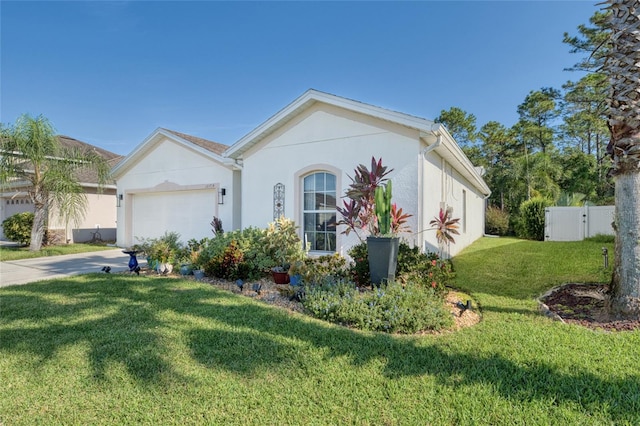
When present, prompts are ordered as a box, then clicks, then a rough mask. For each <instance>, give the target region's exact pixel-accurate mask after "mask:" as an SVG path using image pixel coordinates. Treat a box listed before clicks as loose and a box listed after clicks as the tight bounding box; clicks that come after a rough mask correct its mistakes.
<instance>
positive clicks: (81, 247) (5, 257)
mask: <svg viewBox="0 0 640 426" xmlns="http://www.w3.org/2000/svg"><path fill="white" fill-rule="evenodd" d="M117 248H118V247H110V246H107V245H106V244H88V243H87V244H61V245H55V246H47V247H43V248H42V249H41V250H39V251H29V247H14V246H0V261H1V262H6V261H10V260H21V259H32V258H36V257H46V256H60V255H63V254H76V253H89V252H92V251H101V250H109V249H114V250H115V249H117Z"/></svg>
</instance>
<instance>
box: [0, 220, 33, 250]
mask: <svg viewBox="0 0 640 426" xmlns="http://www.w3.org/2000/svg"><path fill="white" fill-rule="evenodd" d="M31 228H33V213H31V212H22V213H16V214H14V215H13V216H10V217H8V218H6V219H5V220H3V221H2V229H3V231H4V236H5V237H6V238H8V239H9V240H11V241H14V242H16V243H20V244H24V245H27V244H29V243H30V242H31Z"/></svg>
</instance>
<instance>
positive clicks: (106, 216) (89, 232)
mask: <svg viewBox="0 0 640 426" xmlns="http://www.w3.org/2000/svg"><path fill="white" fill-rule="evenodd" d="M86 196H87V206H88V208H87V211H86V214H85V216H84V217H83V218H82V220H81V221H80V223H77V224H76V223H74V222H73V221H72V222H71V223H69V224H68V225H67V224H65V223H64V221H63V220H62V219H61V218H60V216H59V215H58V214H57V212H55V211H50V212H49V229H51V230H61V231H62V234H63V235H66V240H67V241H69V242H70V243H82V242H87V241H90V240H91V239H92V238H93V233H94V232H96V231H97V230H99V231H100V235H101V237H102V240H103V241H113V240H115V239H116V191H115V189H105V190H103V191H102V193H99V192H98V191H97V189H95V188H88V189H87V191H86Z"/></svg>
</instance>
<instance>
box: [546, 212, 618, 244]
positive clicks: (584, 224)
mask: <svg viewBox="0 0 640 426" xmlns="http://www.w3.org/2000/svg"><path fill="white" fill-rule="evenodd" d="M613 219H614V206H585V207H547V208H546V209H545V214H544V240H545V241H582V240H584V239H585V238H589V237H593V236H594V235H596V234H605V235H614V230H613V226H612V223H613Z"/></svg>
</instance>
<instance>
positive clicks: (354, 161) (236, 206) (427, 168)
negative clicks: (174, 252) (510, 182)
mask: <svg viewBox="0 0 640 426" xmlns="http://www.w3.org/2000/svg"><path fill="white" fill-rule="evenodd" d="M372 156H374V157H375V158H382V161H383V164H384V165H386V166H388V167H389V168H390V169H393V172H392V173H391V174H390V175H389V178H390V179H391V180H392V181H393V202H395V203H397V205H398V207H401V208H402V209H403V211H404V212H406V213H410V214H412V215H413V216H412V217H411V218H410V219H409V223H408V224H409V225H410V227H411V230H412V232H411V233H407V234H403V235H402V237H403V238H404V239H405V240H407V241H409V242H411V243H413V244H417V245H418V246H420V247H422V248H424V249H425V250H429V251H437V250H438V246H437V241H436V238H435V233H434V232H433V231H432V230H429V228H430V226H429V222H430V221H431V220H432V219H433V218H434V216H436V215H437V214H438V212H439V210H440V208H441V207H442V208H446V207H452V208H453V217H458V218H460V229H459V231H460V235H459V236H457V237H456V244H454V245H451V247H450V249H449V250H450V254H451V255H455V254H456V253H457V252H459V251H460V250H461V249H462V248H464V247H466V246H467V245H469V244H470V243H472V242H473V241H475V240H476V239H477V238H479V237H480V236H482V235H483V232H484V211H485V200H486V198H487V197H488V196H489V194H490V190H489V188H488V187H487V185H486V183H485V182H484V180H483V179H482V176H481V174H480V172H479V170H478V169H476V168H475V167H474V166H473V164H471V162H470V161H469V159H468V158H467V157H466V156H465V155H464V153H463V152H462V150H461V149H460V147H459V146H458V145H457V144H456V142H455V141H454V140H453V138H452V137H451V135H450V134H449V133H448V131H447V130H446V128H445V127H444V126H443V125H441V124H437V123H434V122H433V121H431V120H427V119H423V118H419V117H414V116H411V115H407V114H403V113H399V112H395V111H390V110H387V109H384V108H380V107H377V106H373V105H368V104H365V103H362V102H358V101H354V100H350V99H346V98H343V97H339V96H335V95H331V94H328V93H324V92H319V91H316V90H308V91H307V92H305V93H304V94H302V96H300V97H299V98H297V99H296V100H294V101H293V102H291V103H290V104H289V105H287V106H285V107H284V108H283V109H281V110H280V111H278V112H277V113H276V114H275V115H273V116H272V117H270V118H269V119H267V120H266V121H265V122H264V123H262V124H261V125H259V126H258V127H257V128H255V129H254V130H252V131H251V132H250V133H248V134H247V135H246V136H244V137H243V138H242V139H240V140H239V141H237V142H236V143H235V144H233V145H232V146H226V145H222V144H218V143H215V142H211V141H207V140H204V139H200V138H196V137H193V136H190V135H186V134H183V133H179V132H175V131H171V130H167V129H163V128H159V129H157V130H156V131H154V132H153V133H152V134H151V135H149V136H148V137H147V138H146V139H145V140H144V141H142V143H140V144H139V145H138V146H137V147H136V148H134V149H133V151H132V152H131V153H130V154H129V155H128V156H126V157H125V158H124V159H123V160H122V161H121V162H120V163H119V164H118V165H116V166H115V167H114V168H113V170H112V175H113V177H114V179H115V180H116V184H117V193H118V195H117V197H118V208H117V210H118V212H117V214H118V229H117V244H118V245H119V246H121V247H128V246H132V245H133V244H135V243H136V242H137V241H138V239H140V238H148V237H158V236H161V235H162V234H164V233H165V232H166V231H175V232H178V233H179V234H180V235H181V239H182V240H183V241H186V240H188V239H190V238H196V239H200V238H203V237H212V236H213V234H212V231H211V228H212V227H211V225H210V223H211V221H212V219H213V217H214V216H216V217H218V218H220V219H221V220H222V224H223V228H224V229H225V230H231V229H239V228H246V227H249V226H255V227H261V228H263V227H266V225H267V224H268V223H269V222H271V221H273V220H274V218H276V217H279V216H285V217H288V218H291V219H293V220H295V222H296V223H297V224H298V225H299V232H300V237H301V239H302V240H303V241H305V242H306V243H307V244H308V245H309V246H310V247H311V251H312V252H317V253H327V252H338V253H341V254H346V252H347V250H348V249H349V247H351V246H352V245H353V244H356V243H357V242H358V237H357V236H356V235H354V234H353V233H351V234H350V235H349V236H348V237H347V236H346V235H344V234H342V231H343V229H342V226H336V221H339V220H340V218H339V217H337V213H336V204H338V205H339V206H341V205H342V197H343V196H344V194H345V191H346V189H347V188H348V186H349V184H350V182H351V180H350V177H349V176H353V170H354V169H355V168H356V167H357V166H358V165H359V164H364V165H366V166H367V167H369V166H370V164H371V157H372Z"/></svg>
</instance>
